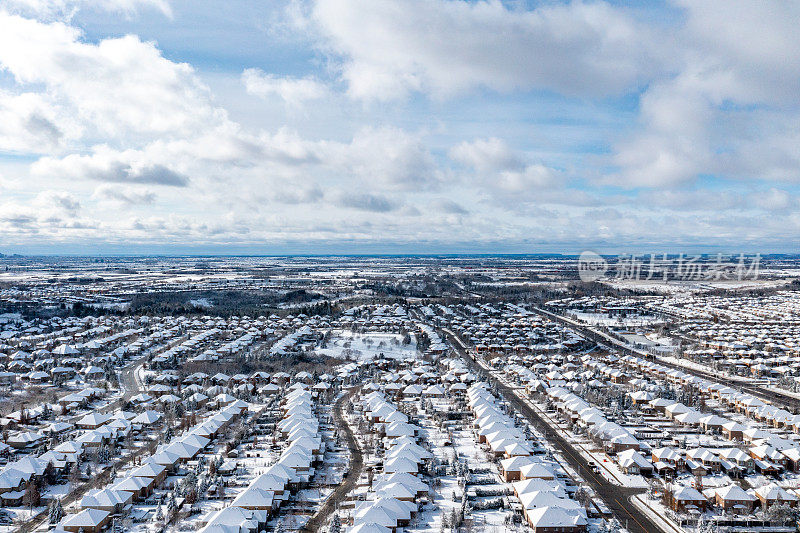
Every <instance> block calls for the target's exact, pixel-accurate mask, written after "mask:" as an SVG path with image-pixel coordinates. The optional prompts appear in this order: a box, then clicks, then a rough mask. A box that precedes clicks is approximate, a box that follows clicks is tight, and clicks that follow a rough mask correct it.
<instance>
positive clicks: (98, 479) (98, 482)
mask: <svg viewBox="0 0 800 533" xmlns="http://www.w3.org/2000/svg"><path fill="white" fill-rule="evenodd" d="M145 361H146V358H145V357H141V358H139V359H135V360H133V361H131V362H130V363H128V364H127V365H126V366H124V367H123V368H122V370H121V371H120V384H121V385H122V387H123V390H124V391H125V392H124V394H123V396H122V398H121V399H118V400H115V401H113V402H111V403H109V404H107V405H106V406H105V407H103V408H102V409H98V411H99V412H101V413H108V412H111V411H115V410H117V409H118V408H120V407H122V404H123V400H128V399H130V398H131V397H133V396H135V395H136V394H139V393H140V392H143V390H144V389H143V388H142V386H141V385H140V384H139V380H138V379H137V378H136V372H137V371H138V370H139V368H141V367H142V365H144V363H145ZM82 417H83V415H79V416H77V417H73V419H78V418H82ZM73 421H74V420H73ZM145 451H147V448H146V447H145V448H140V449H137V450H134V451H133V452H131V453H130V454H128V455H125V456H123V457H121V458H120V459H119V460H118V461H116V462H115V463H114V465H113V466H114V468H116V469H117V470H120V469H121V468H122V467H124V466H125V465H127V464H128V463H129V462H130V461H131V460H133V458H134V457H136V456H139V455H141V454H143V453H144V452H145ZM110 474H111V468H110V467H109V468H107V469H105V470H103V471H102V472H100V473H99V474H97V475H95V476H94V478H92V479H91V480H89V481H87V482H86V483H83V484H81V485H80V486H78V487H76V488H75V490H73V491H70V492H69V493H68V494H67V495H66V496H64V497H63V498H61V505H62V506H64V507H67V506H68V505H70V504H72V503H73V502H75V501H78V500H80V499H81V498H82V497H83V495H84V494H86V492H87V491H88V490H89V489H90V488H93V487H95V488H99V487H102V486H103V485H104V484H105V483H107V482H108V481H109V479H110ZM47 516H48V511H47V509H45V510H44V511H42V512H41V513H39V514H37V515H35V516H33V517H31V518H30V519H29V520H27V521H26V522H25V523H23V524H22V525H20V526H19V528H18V529H17V531H18V532H21V533H26V532H29V531H33V530H34V529H36V528H37V527H39V526H41V525H42V524H43V523H44V522H45V520H46V519H47Z"/></svg>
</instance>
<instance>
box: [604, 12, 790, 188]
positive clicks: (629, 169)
mask: <svg viewBox="0 0 800 533" xmlns="http://www.w3.org/2000/svg"><path fill="white" fill-rule="evenodd" d="M680 4H681V6H682V8H683V9H684V13H685V15H686V24H685V26H684V27H682V28H677V29H676V30H675V31H676V33H678V35H679V38H678V42H679V43H680V47H678V48H677V49H676V57H677V58H678V64H679V67H678V68H677V70H676V72H675V73H671V74H670V73H665V74H666V75H663V76H662V79H660V80H658V81H656V82H654V83H652V84H651V85H650V87H649V88H648V89H647V90H646V91H645V92H644V94H643V95H642V96H641V99H640V127H639V129H638V130H637V131H635V132H634V133H633V134H632V135H629V136H628V138H627V139H624V140H623V141H621V142H619V143H617V145H616V147H615V154H614V156H613V162H614V163H615V164H616V165H617V166H618V167H619V169H620V170H619V172H618V173H617V174H615V175H613V176H610V178H609V181H610V182H612V183H615V184H618V185H624V186H630V187H637V186H648V187H672V186H676V185H681V184H685V183H690V182H693V181H695V180H696V179H697V178H698V177H699V176H701V175H717V176H720V177H722V178H738V179H759V180H781V181H794V182H797V181H800V145H798V142H797V141H799V140H800V126H798V124H800V105H799V103H798V101H797V94H798V93H800V64H798V62H797V61H796V60H795V58H796V57H797V55H798V54H800V34H798V32H797V30H796V20H797V19H798V17H800V7H798V5H796V4H793V3H790V2H767V3H760V4H758V5H756V4H752V3H748V2H741V1H732V2H728V1H709V2H688V1H682V2H680Z"/></svg>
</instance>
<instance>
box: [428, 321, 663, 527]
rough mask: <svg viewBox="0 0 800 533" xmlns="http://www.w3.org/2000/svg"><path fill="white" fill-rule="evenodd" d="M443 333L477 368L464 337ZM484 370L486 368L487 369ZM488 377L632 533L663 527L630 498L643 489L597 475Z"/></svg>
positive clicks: (525, 406)
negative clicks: (631, 487) (626, 486)
mask: <svg viewBox="0 0 800 533" xmlns="http://www.w3.org/2000/svg"><path fill="white" fill-rule="evenodd" d="M444 332H445V333H446V334H447V337H448V338H449V339H450V343H451V345H452V346H453V347H454V348H455V349H456V351H457V352H458V353H459V355H461V357H462V358H464V360H466V361H467V363H468V364H469V365H470V366H471V367H472V368H473V369H475V368H476V367H478V363H477V362H475V360H473V359H472V357H471V356H470V355H469V354H468V353H467V351H466V349H465V348H466V347H465V345H464V344H463V342H461V339H460V338H458V337H457V336H456V335H455V334H454V333H453V332H452V331H449V330H444ZM480 368H482V367H480ZM483 370H485V368H484V369H483ZM489 379H490V380H491V381H492V383H493V384H494V385H495V386H496V387H497V389H498V390H499V391H500V393H501V394H502V395H503V398H504V399H505V400H507V401H508V402H509V403H510V404H511V405H513V406H514V408H515V409H516V410H517V412H518V413H520V414H521V415H522V416H524V417H525V418H527V419H528V421H529V422H531V423H532V424H533V425H534V426H535V427H536V428H537V429H538V430H539V431H541V432H542V433H543V434H544V436H545V438H546V439H547V440H548V441H549V442H550V443H552V444H553V445H554V446H555V447H556V448H557V449H558V450H559V451H560V452H561V454H562V455H563V456H564V459H565V460H566V461H567V463H569V465H570V466H571V467H572V468H573V469H574V470H575V471H576V472H578V474H579V475H580V476H581V477H582V478H583V479H584V480H585V481H586V482H587V483H588V484H589V486H590V487H592V489H594V491H595V492H596V493H597V495H598V496H599V497H600V498H601V499H602V500H603V502H604V503H605V504H606V505H607V506H608V508H609V509H611V511H612V512H613V513H614V516H615V517H616V518H617V520H619V521H620V523H621V524H622V525H627V529H628V531H629V532H630V533H654V532H655V531H660V530H661V527H660V526H659V525H656V524H655V523H654V522H653V521H652V520H650V518H648V517H647V516H646V515H645V514H644V513H642V512H641V511H640V510H639V509H638V508H637V507H636V506H635V505H634V504H633V503H631V501H630V500H629V498H630V497H631V496H633V495H634V494H640V493H642V492H643V491H642V490H641V489H630V488H625V487H620V486H619V485H615V484H614V483H611V482H610V481H608V480H606V479H605V478H604V477H602V476H600V475H597V474H595V473H594V472H593V471H592V470H591V468H590V467H589V462H588V460H586V459H585V458H584V457H583V456H582V455H581V454H580V453H579V452H578V450H576V449H575V447H574V446H573V445H572V444H571V443H570V442H568V441H567V440H566V439H564V438H563V437H562V436H561V435H560V434H559V433H558V432H556V431H555V430H553V428H552V426H551V425H550V424H549V423H548V422H547V421H545V420H544V419H543V418H542V417H541V416H540V415H539V413H538V412H536V410H534V409H533V408H532V407H531V406H530V405H528V403H527V402H525V401H523V400H522V399H521V398H520V397H519V396H517V395H516V394H515V393H514V391H513V389H512V388H511V387H509V386H508V385H506V384H504V383H503V382H502V381H500V380H499V379H497V378H496V377H495V376H493V375H492V374H491V373H489Z"/></svg>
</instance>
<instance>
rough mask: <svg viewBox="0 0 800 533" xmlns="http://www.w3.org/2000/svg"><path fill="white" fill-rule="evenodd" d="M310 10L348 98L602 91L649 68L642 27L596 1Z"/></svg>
mask: <svg viewBox="0 0 800 533" xmlns="http://www.w3.org/2000/svg"><path fill="white" fill-rule="evenodd" d="M309 18H310V23H311V25H312V27H314V29H315V31H316V32H318V33H319V34H320V35H321V36H322V39H323V43H322V45H321V46H322V48H323V49H324V50H327V51H329V52H330V53H331V54H332V55H334V56H335V57H336V58H340V62H341V71H342V76H343V78H344V80H345V81H346V82H347V83H348V86H349V93H350V94H351V95H352V96H354V97H357V98H365V99H377V100H389V99H393V98H397V97H402V96H405V95H406V94H407V93H409V92H411V91H425V92H432V93H434V94H436V95H449V94H453V93H456V92H459V91H464V90H468V89H474V88H477V87H488V88H490V89H495V90H501V91H508V90H513V89H526V90H527V89H544V90H552V91H556V92H559V93H563V94H569V95H582V96H585V95H590V96H597V95H601V96H604V95H613V94H620V93H623V92H625V91H627V90H629V89H630V88H631V87H632V86H635V85H636V84H637V83H638V82H639V81H640V80H642V79H643V77H644V74H645V73H647V72H651V71H652V70H653V69H654V68H655V65H654V64H653V62H654V59H655V57H654V54H653V53H648V52H649V50H648V46H647V45H646V44H645V43H648V42H651V40H652V37H653V35H652V33H651V32H650V31H648V28H647V27H645V26H643V25H640V24H637V23H636V21H635V20H633V19H632V18H631V17H630V16H628V15H627V14H626V13H625V12H624V11H622V10H619V9H615V8H613V7H611V6H609V5H607V4H605V3H602V2H593V3H584V2H571V3H569V4H566V5H560V4H545V5H543V6H542V7H538V8H536V9H534V10H530V11H524V10H515V9H510V8H508V7H506V6H505V5H504V4H503V3H502V2H500V1H498V0H485V1H484V0H479V1H477V2H465V1H461V0H383V1H374V0H316V1H315V2H314V3H313V8H312V9H311V13H310V16H309ZM306 25H308V24H306Z"/></svg>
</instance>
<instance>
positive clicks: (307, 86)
mask: <svg viewBox="0 0 800 533" xmlns="http://www.w3.org/2000/svg"><path fill="white" fill-rule="evenodd" d="M242 83H244V86H245V89H246V90H247V92H248V93H250V94H252V95H255V96H260V97H261V98H271V97H275V96H277V97H279V98H281V99H282V100H283V101H284V102H286V104H287V105H289V106H291V107H296V108H299V107H302V106H303V105H304V104H305V103H306V102H308V101H310V100H319V99H320V98H324V97H325V96H326V95H327V94H328V90H327V88H326V87H325V85H324V84H323V83H321V82H320V81H318V80H317V79H316V78H313V77H305V78H291V77H280V76H275V75H273V74H268V73H266V72H264V71H262V70H260V69H255V68H248V69H245V70H244V72H242Z"/></svg>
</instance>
